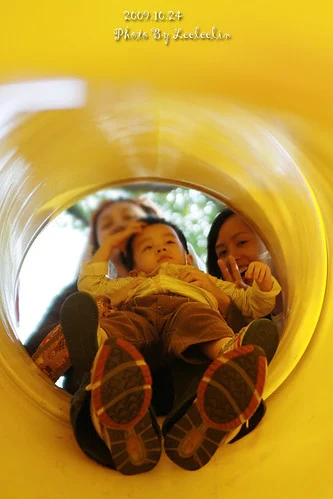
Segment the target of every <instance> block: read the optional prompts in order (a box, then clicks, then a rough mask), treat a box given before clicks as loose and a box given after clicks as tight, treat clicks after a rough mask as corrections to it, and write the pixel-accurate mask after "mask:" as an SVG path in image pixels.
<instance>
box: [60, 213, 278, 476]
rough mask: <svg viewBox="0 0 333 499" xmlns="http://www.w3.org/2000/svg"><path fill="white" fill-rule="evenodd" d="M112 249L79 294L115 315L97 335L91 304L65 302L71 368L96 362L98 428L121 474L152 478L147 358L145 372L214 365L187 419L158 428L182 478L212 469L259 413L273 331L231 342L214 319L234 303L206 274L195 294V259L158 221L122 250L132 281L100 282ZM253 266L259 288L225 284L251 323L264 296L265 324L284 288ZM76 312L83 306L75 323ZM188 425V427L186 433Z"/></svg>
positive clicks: (259, 324) (83, 280) (156, 446)
mask: <svg viewBox="0 0 333 499" xmlns="http://www.w3.org/2000/svg"><path fill="white" fill-rule="evenodd" d="M110 241H111V238H110V239H109V240H108V238H107V239H106V241H105V243H104V244H103V245H102V246H101V248H100V249H99V250H98V251H97V252H96V253H95V255H94V257H93V259H92V260H91V262H90V263H89V264H85V265H84V266H83V268H82V272H81V275H80V278H79V284H78V287H79V289H81V290H84V291H88V292H90V293H92V294H93V295H101V294H106V295H107V296H108V297H109V298H110V299H111V305H115V304H117V305H118V306H117V308H113V309H112V310H111V312H110V314H109V316H107V317H105V318H103V319H102V320H101V321H100V325H99V327H98V314H97V312H96V310H95V309H96V305H95V303H94V301H93V300H91V299H90V298H89V296H88V295H86V294H83V293H80V294H79V296H75V295H74V296H73V298H72V300H71V299H69V301H68V302H66V304H65V306H64V307H63V311H62V319H61V324H62V328H63V332H64V335H65V338H66V341H67V344H68V348H69V352H70V356H71V361H72V364H74V365H76V366H77V365H78V364H80V363H81V368H82V369H83V370H88V369H89V368H90V365H91V360H92V357H95V359H94V365H93V368H92V377H91V383H90V384H89V386H88V387H87V389H88V390H91V392H92V397H91V417H92V421H93V424H94V427H95V429H96V431H97V432H98V434H99V435H100V436H101V438H102V439H103V440H104V441H105V442H106V444H107V446H108V448H109V449H110V452H111V455H112V457H113V460H114V462H115V465H116V468H117V469H118V470H119V471H121V472H123V473H125V474H134V473H140V472H143V471H148V470H149V469H151V468H152V467H153V466H155V465H156V464H157V462H158V459H159V456H160V433H159V429H158V425H157V422H156V420H155V418H154V416H153V414H152V412H151V410H150V408H149V404H150V399H151V378H150V373H149V369H148V366H147V365H146V362H145V360H144V358H143V357H145V358H146V359H147V358H148V357H149V356H150V357H151V359H150V365H154V361H155V365H156V366H158V365H160V364H161V363H162V362H163V361H165V359H167V358H172V357H175V356H180V357H183V358H184V359H185V360H186V361H187V362H190V363H200V362H207V358H208V359H211V360H214V359H216V360H215V361H214V362H212V363H211V364H210V366H209V367H208V369H207V371H206V373H205V375H204V376H203V378H202V381H201V383H200V384H199V388H198V391H197V398H196V399H195V400H194V401H193V403H192V405H190V407H189V409H188V411H186V414H177V415H176V419H177V418H178V421H177V424H175V418H174V415H173V419H172V418H167V421H166V424H165V425H164V430H165V431H164V436H165V437H166V440H165V449H166V452H167V454H168V455H169V457H170V458H171V459H172V460H173V461H174V462H176V463H177V464H179V465H180V466H182V467H184V468H186V469H197V468H199V467H201V466H203V465H204V464H205V463H206V462H208V461H209V459H210V458H211V456H212V455H213V454H214V452H215V451H216V449H217V447H218V445H219V443H220V442H221V441H222V440H224V439H225V438H226V437H227V435H228V434H229V433H230V430H231V429H233V428H235V427H236V426H238V425H240V424H242V423H243V422H244V421H246V420H248V419H249V418H250V417H251V415H252V414H253V413H254V412H255V410H256V409H257V407H258V405H259V403H260V400H261V394H262V392H263V387H264V382H265V376H266V358H267V360H268V361H270V360H271V358H272V356H273V355H274V352H275V350H276V348H277V345H278V335H277V334H276V330H275V328H274V326H273V324H272V323H271V322H270V321H268V320H265V319H262V320H261V321H255V322H254V323H252V324H251V325H250V327H249V328H248V329H247V330H244V331H242V332H241V333H240V334H239V335H237V336H236V337H235V335H234V334H233V332H232V330H231V329H230V328H229V327H228V325H227V324H226V322H225V320H224V318H223V317H222V316H221V314H220V313H219V312H218V309H220V310H221V312H222V313H226V311H227V308H228V305H229V303H230V297H228V296H227V295H226V294H225V293H224V292H223V291H222V289H220V288H221V287H223V285H222V286H221V284H220V283H219V282H217V281H215V280H211V279H210V278H209V276H206V275H205V274H203V276H204V277H205V278H207V280H206V281H205V288H204V287H199V286H198V279H197V277H198V275H194V274H193V269H191V268H190V271H189V270H188V268H187V265H189V264H191V256H190V255H189V254H188V250H187V245H186V240H185V237H184V236H183V234H182V233H181V231H180V230H179V229H178V228H177V227H176V226H174V225H172V224H170V223H168V222H166V221H165V220H162V219H145V221H144V225H143V226H141V228H140V230H139V231H138V233H137V234H135V235H134V236H133V237H131V238H130V240H129V241H128V244H127V248H126V254H127V263H128V266H129V268H132V269H133V272H132V274H135V277H134V276H132V277H129V278H123V279H116V280H109V279H108V278H106V277H105V274H106V265H107V264H106V262H107V259H108V255H109V253H110V251H111V250H112V248H111V247H110ZM255 263H257V262H255ZM253 267H254V268H253V269H252V271H253V272H254V275H255V276H257V274H258V281H260V282H259V284H258V283H257V284H255V285H254V286H253V287H252V288H248V289H246V290H244V289H243V290H236V289H231V288H233V287H232V286H231V285H230V283H227V284H228V285H227V287H226V290H227V291H228V290H229V294H232V296H233V299H235V297H237V298H236V299H237V300H238V301H239V304H240V305H241V306H243V307H244V310H246V311H252V312H253V315H254V316H258V314H259V313H260V298H261V296H262V297H263V298H264V299H265V300H264V302H263V306H262V315H266V314H267V313H269V312H270V310H271V309H272V308H273V307H274V296H275V295H276V294H277V293H279V291H280V287H279V285H278V283H277V282H276V281H275V280H274V279H273V278H272V277H271V275H270V273H269V272H268V271H267V269H265V268H264V267H262V264H260V272H259V273H258V272H257V271H258V266H256V265H254V266H253ZM195 272H199V271H197V270H195ZM199 276H200V277H201V273H200V274H199ZM182 278H183V279H184V281H183V280H182ZM202 280H204V279H203V278H202ZM187 281H189V282H187ZM222 284H223V283H222ZM260 286H261V288H263V289H261V288H260ZM207 288H208V289H209V290H208V289H207ZM75 304H76V305H80V306H79V307H78V308H77V313H76V314H73V306H74V305H75ZM82 305H84V308H83V307H82ZM268 309H269V310H268ZM80 310H81V311H82V310H84V313H83V312H81V313H80ZM97 328H98V345H99V349H98V353H97V355H96V356H95V353H96V350H97V341H96V331H97ZM77 334H79V337H78V336H77ZM87 340H88V341H87ZM89 342H90V343H89ZM87 344H88V345H89V344H90V349H89V348H87V347H86V346H85V345H87ZM255 345H258V346H255ZM139 352H140V353H139ZM82 354H83V355H82ZM141 354H143V356H142V355H141ZM89 355H90V357H89ZM83 358H85V362H83V360H82V359H83ZM84 363H85V365H83V364H84ZM184 418H185V419H186V418H187V419H188V418H190V419H191V420H192V429H191V427H190V428H189V427H188V423H187V424H186V423H185V419H184Z"/></svg>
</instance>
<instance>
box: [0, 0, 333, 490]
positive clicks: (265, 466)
mask: <svg viewBox="0 0 333 499" xmlns="http://www.w3.org/2000/svg"><path fill="white" fill-rule="evenodd" d="M214 4H215V2H211V5H197V6H193V4H192V3H190V2H184V1H181V2H179V6H177V8H176V11H178V10H180V11H181V12H182V13H183V14H184V18H183V19H182V20H181V21H179V23H178V24H177V25H179V26H181V27H182V29H183V30H184V32H188V33H195V28H196V26H198V27H199V28H200V30H201V32H209V30H210V29H211V28H212V27H213V26H216V28H217V29H218V30H222V31H223V32H228V33H230V35H231V36H232V38H231V39H227V40H223V41H220V42H219V41H213V40H211V41H208V40H194V39H190V38H189V39H188V40H171V42H170V44H169V45H168V46H164V45H163V40H161V41H158V40H153V39H152V38H150V39H149V40H144V39H142V40H128V41H125V40H120V41H118V42H117V41H115V40H114V29H116V28H117V27H122V26H126V22H124V10H125V9H126V8H127V6H124V7H123V6H120V5H110V4H109V3H107V2H104V1H103V2H100V3H99V4H98V5H97V6H95V7H94V10H93V8H92V6H91V4H90V2H89V3H88V2H86V3H85V2H81V3H80V5H79V4H78V3H76V2H73V3H70V4H69V3H68V2H66V3H65V2H61V1H60V2H58V4H57V6H52V7H50V6H48V7H47V6H46V5H45V3H41V2H30V3H29V4H26V3H24V2H20V1H19V2H16V3H15V5H14V4H13V3H12V4H8V5H6V6H5V7H4V9H3V10H4V12H3V15H2V18H1V21H0V22H1V23H3V26H1V30H0V31H1V35H0V36H1V39H3V40H4V43H1V47H2V48H5V50H3V52H2V53H0V68H1V69H0V78H1V83H2V86H0V99H1V106H0V119H1V122H0V133H1V143H0V220H1V224H0V262H1V279H0V315H1V326H0V393H1V398H2V403H1V412H0V421H1V432H0V435H1V455H2V459H1V471H0V475H1V485H0V489H1V495H2V497H4V498H6V499H7V498H10V499H11V498H17V497H37V498H45V497H49V498H56V497H65V498H72V497H73V498H74V497H82V498H88V497H93V498H94V499H95V498H96V499H99V498H103V497H135V498H138V499H139V498H140V499H141V498H142V499H143V498H147V497H165V498H167V497H172V496H174V497H183V496H184V494H186V495H189V496H192V497H194V498H200V497H211V498H220V497H221V498H222V497H223V498H227V499H229V498H230V499H231V498H235V497H248V498H256V499H257V498H266V497H269V498H273V499H274V498H281V497H284V498H295V497H306V498H313V497H320V498H329V497H331V495H332V491H333V478H332V473H331V456H332V451H333V430H332V426H331V414H332V411H333V402H332V397H331V392H332V387H333V381H332V380H333V377H332V374H331V364H332V360H331V359H332V357H331V355H332V353H333V348H332V347H333V343H332V335H331V331H332V326H333V320H332V316H331V310H332V305H333V303H332V302H333V298H332V297H333V289H332V266H331V256H332V240H333V238H332V234H333V209H332V203H331V198H332V180H333V179H332V170H331V169H332V165H331V164H332V160H333V146H332V140H331V137H332V130H333V126H332V119H331V116H332V111H333V102H332V96H331V95H332V91H331V89H332V88H333V82H332V74H331V73H329V68H331V67H332V53H333V51H332V45H333V43H332V39H331V35H330V32H331V26H330V19H331V17H330V15H329V14H330V12H329V7H328V4H326V3H324V2H319V3H318V4H316V7H314V6H313V5H312V4H311V5H304V3H301V2H295V3H292V4H291V2H287V1H285V0H282V1H281V2H279V3H278V4H277V5H268V4H267V2H263V1H258V0H255V1H253V2H247V1H239V2H238V3H237V5H236V4H235V3H230V2H229V5H222V4H220V3H218V4H217V3H216V4H215V5H214ZM128 7H130V8H129V11H130V12H132V11H133V12H134V11H135V12H137V11H139V9H141V10H142V9H143V6H142V4H140V5H139V3H138V2H132V3H131V5H130V6H128ZM170 7H171V6H170ZM144 8H145V10H147V11H149V12H154V11H155V10H156V9H158V12H160V11H166V8H165V7H163V8H162V7H161V8H160V7H157V6H156V5H155V4H153V2H150V1H147V2H146V3H145V5H144ZM168 9H169V6H168ZM134 25H135V29H136V30H137V31H138V30H139V29H141V26H142V29H144V28H145V29H147V30H151V29H152V27H154V26H155V27H156V26H157V25H154V26H153V24H152V21H147V22H145V23H141V24H140V26H139V22H138V21H136V22H132V24H131V25H130V26H131V29H132V26H134ZM163 26H164V28H163V29H164V30H165V31H168V30H169V31H172V30H173V29H174V28H173V27H172V26H171V21H168V23H165V22H164V24H163ZM133 29H134V27H133ZM160 29H162V27H161V28H160ZM149 33H150V34H151V31H149ZM5 42H6V43H5ZM172 42H173V43H172ZM60 77H66V78H74V77H75V78H76V79H75V80H72V81H70V82H67V83H68V85H69V86H68V87H66V88H67V91H66V92H64V91H62V90H61V91H60V90H59V88H56V87H54V86H53V85H52V84H50V85H48V86H47V88H48V89H49V90H48V91H47V92H46V93H45V88H44V87H43V88H42V87H34V88H35V89H36V88H37V90H38V91H37V94H38V98H36V92H32V91H31V88H32V87H27V86H20V87H16V88H14V93H12V92H13V87H12V86H10V85H12V83H13V82H16V83H20V85H22V84H23V83H24V82H26V81H27V80H30V81H32V80H33V79H34V80H40V79H42V78H52V79H54V78H60ZM58 83H59V81H58ZM71 85H72V86H71ZM73 85H74V87H73ZM75 85H78V87H75ZM73 88H74V90H75V88H76V90H75V91H74V92H73V95H72V94H71V92H72V91H73ZM17 89H19V93H17ZM8 92H9V93H8ZM15 92H16V93H15ZM18 95H19V97H18ZM59 96H62V98H63V100H61V99H60V97H59ZM60 101H61V102H60ZM1 113H2V114H1ZM149 179H151V180H154V181H156V180H160V181H167V182H175V183H181V184H183V185H189V186H194V187H197V188H201V189H203V190H205V191H206V192H208V193H210V194H213V195H216V196H218V197H220V198H222V199H224V200H225V201H227V202H228V203H230V204H231V206H232V207H234V208H235V209H237V210H239V211H241V212H242V213H243V214H244V215H245V216H246V217H247V218H248V219H249V222H250V223H252V224H253V225H254V227H255V228H256V229H257V230H258V231H259V232H260V234H261V235H262V237H263V239H264V240H265V241H266V243H267V245H268V247H269V249H270V250H271V252H272V255H273V258H274V261H275V264H276V268H277V274H278V277H279V280H280V282H281V284H282V286H283V289H284V290H285V315H286V320H285V328H284V331H283V339H282V342H281V345H280V347H279V350H278V353H277V355H276V357H275V358H274V360H273V362H272V364H271V365H270V370H269V378H268V383H267V387H266V393H265V396H266V397H267V406H268V411H267V415H266V416H265V418H264V420H263V422H262V424H261V425H260V427H259V428H258V429H256V431H254V432H252V433H251V434H250V435H248V436H247V437H246V438H244V439H242V440H240V441H239V442H237V443H235V444H233V445H229V446H227V445H226V446H223V447H221V449H219V450H218V452H217V453H216V455H215V456H214V457H213V458H212V460H211V462H210V463H209V464H208V465H207V466H205V467H204V468H202V469H201V470H199V471H197V472H194V473H191V472H186V471H184V470H182V469H181V468H178V467H176V465H174V464H173V463H172V462H171V461H169V460H168V459H167V458H166V456H163V457H162V459H161V462H160V463H159V464H158V466H157V467H156V468H155V469H154V470H153V471H151V472H149V473H147V474H145V475H139V476H134V477H125V476H123V475H121V474H119V473H117V472H113V471H110V470H108V469H104V468H102V467H101V466H99V465H97V464H96V463H94V462H93V461H90V460H89V459H88V458H86V457H85V456H84V455H83V454H82V453H81V451H80V450H79V448H78V447H77V445H76V443H75V441H74V438H73V436H72V432H71V428H70V425H69V421H68V409H69V397H68V396H67V395H66V394H65V393H64V392H63V391H62V390H60V389H58V388H56V387H55V386H53V384H52V383H50V382H49V381H48V380H47V379H46V377H45V376H44V375H43V374H42V373H41V372H39V370H38V368H37V367H36V366H35V365H34V364H33V362H32V361H31V359H30V358H29V357H28V356H27V354H26V353H25V351H24V348H23V347H22V345H21V344H20V342H19V341H18V339H17V337H16V332H15V320H14V308H15V287H16V283H17V277H18V274H19V269H20V266H21V263H22V260H23V258H24V255H25V253H26V251H27V250H28V248H29V245H30V244H31V242H32V241H33V239H34V237H36V235H37V234H38V231H40V230H41V228H43V226H45V224H46V223H47V222H48V221H49V220H50V219H52V218H53V217H54V216H55V215H56V214H57V213H59V211H61V210H63V209H65V208H66V207H67V206H69V205H70V204H72V203H73V202H75V201H76V200H77V199H79V198H80V197H82V196H83V195H85V194H87V193H89V192H92V191H94V190H96V189H97V188H101V187H103V186H106V185H119V184H123V183H126V182H131V181H142V180H144V181H147V180H149ZM32 299H33V297H32Z"/></svg>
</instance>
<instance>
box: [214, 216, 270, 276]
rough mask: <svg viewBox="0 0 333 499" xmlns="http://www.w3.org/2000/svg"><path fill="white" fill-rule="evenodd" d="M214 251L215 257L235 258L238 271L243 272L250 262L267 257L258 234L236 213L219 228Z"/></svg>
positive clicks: (263, 260)
mask: <svg viewBox="0 0 333 499" xmlns="http://www.w3.org/2000/svg"><path fill="white" fill-rule="evenodd" d="M215 251H216V255H217V258H218V259H219V258H222V259H225V258H226V257H227V256H229V255H231V256H233V257H234V258H235V260H236V263H237V265H238V268H239V271H240V273H241V274H242V273H244V272H245V271H246V270H247V268H248V266H249V265H250V263H251V262H255V261H262V262H264V263H266V262H265V260H266V259H267V256H268V252H267V249H266V247H265V245H264V243H263V242H262V240H261V239H260V238H259V236H258V235H257V234H256V233H255V232H254V231H253V230H252V229H251V228H250V227H249V226H248V225H247V224H246V223H245V222H244V220H243V219H242V218H241V217H239V216H238V215H231V217H229V218H228V219H227V220H226V221H225V222H224V224H223V225H222V227H221V228H220V230H219V233H218V237H217V241H216V245H215Z"/></svg>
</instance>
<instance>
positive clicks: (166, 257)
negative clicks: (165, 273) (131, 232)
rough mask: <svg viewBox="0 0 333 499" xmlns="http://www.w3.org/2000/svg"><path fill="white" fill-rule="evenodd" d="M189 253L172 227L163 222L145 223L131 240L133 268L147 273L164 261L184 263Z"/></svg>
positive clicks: (187, 259)
mask: <svg viewBox="0 0 333 499" xmlns="http://www.w3.org/2000/svg"><path fill="white" fill-rule="evenodd" d="M189 258H190V255H187V254H186V251H185V248H184V247H183V245H182V243H181V241H180V240H179V238H178V235H177V233H176V232H175V231H174V229H173V228H172V227H169V226H168V225H163V224H153V225H147V226H146V227H144V228H143V229H142V231H141V232H140V233H139V234H137V235H136V236H135V238H134V241H133V259H134V268H135V270H139V271H142V272H145V273H147V274H149V273H150V272H152V271H153V270H155V269H156V268H157V267H158V266H159V265H161V264H162V263H164V262H170V263H176V264H178V265H185V264H186V263H187V262H188V263H190V262H189Z"/></svg>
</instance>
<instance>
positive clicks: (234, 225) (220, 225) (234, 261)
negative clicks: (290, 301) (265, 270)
mask: <svg viewBox="0 0 333 499" xmlns="http://www.w3.org/2000/svg"><path fill="white" fill-rule="evenodd" d="M254 261H261V262H263V263H266V264H267V265H269V266H270V267H271V268H272V262H271V256H270V254H269V252H268V250H267V248H266V246H265V245H264V243H263V241H262V240H261V239H260V237H259V236H258V234H257V233H256V232H254V231H253V230H252V228H251V227H250V226H249V225H247V223H246V222H245V221H244V220H243V219H242V217H240V216H239V215H237V214H236V213H235V212H233V211H232V210H231V209H230V208H225V209H224V210H223V211H221V213H219V214H218V215H217V217H216V218H215V220H214V222H213V224H212V226H211V229H210V231H209V234H208V239H207V269H208V273H209V274H211V275H213V276H215V277H218V278H222V279H224V280H226V281H231V282H234V283H235V284H236V285H237V286H239V287H246V286H247V285H249V284H251V282H250V281H249V280H248V279H247V276H246V273H247V270H248V267H249V265H250V263H251V262H254ZM272 270H273V269H272ZM273 273H274V271H273ZM272 319H273V320H274V321H275V322H276V324H277V326H278V328H279V330H280V331H281V329H282V320H283V301H282V293H280V294H279V295H278V297H277V300H276V306H275V309H274V310H273V313H272ZM228 323H229V325H230V326H231V328H232V329H233V330H234V331H235V332H237V331H238V330H239V329H240V328H241V327H242V326H243V325H244V324H246V321H245V319H244V318H242V317H241V315H240V314H239V313H237V310H235V307H231V308H230V310H229V315H228Z"/></svg>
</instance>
